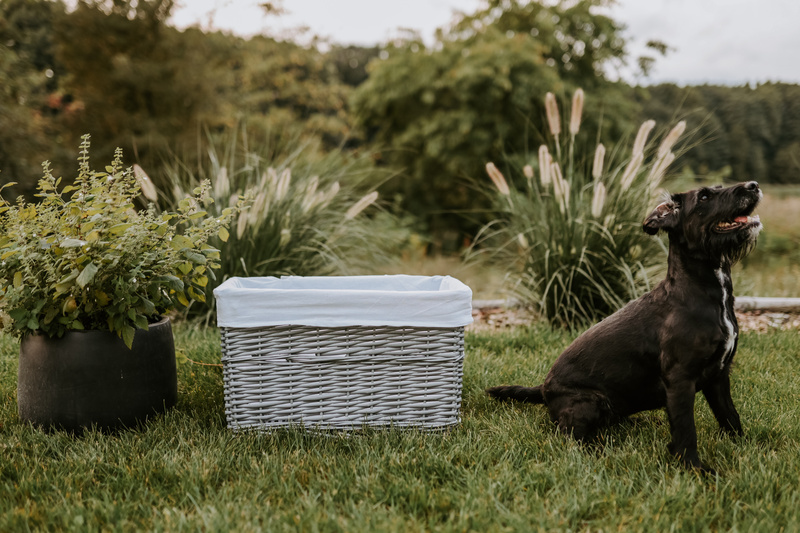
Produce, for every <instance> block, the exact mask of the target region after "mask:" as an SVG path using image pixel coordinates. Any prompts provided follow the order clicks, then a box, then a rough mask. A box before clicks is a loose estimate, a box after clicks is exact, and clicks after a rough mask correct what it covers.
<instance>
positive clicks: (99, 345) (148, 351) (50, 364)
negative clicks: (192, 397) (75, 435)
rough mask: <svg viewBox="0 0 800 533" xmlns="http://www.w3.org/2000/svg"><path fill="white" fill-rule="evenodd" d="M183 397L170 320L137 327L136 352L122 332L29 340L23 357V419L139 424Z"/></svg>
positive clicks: (74, 425) (46, 423)
mask: <svg viewBox="0 0 800 533" xmlns="http://www.w3.org/2000/svg"><path fill="white" fill-rule="evenodd" d="M177 400H178V377H177V372H176V368H175V343H174V341H173V338H172V326H171V325H170V321H169V319H168V318H164V319H162V320H161V321H160V322H157V323H155V324H151V325H150V327H149V329H148V330H137V331H136V335H135V336H134V338H133V346H132V347H131V348H130V349H129V348H128V347H127V346H125V343H124V342H122V339H120V338H119V337H117V335H116V334H115V333H111V332H108V331H72V332H69V333H66V334H65V335H64V336H63V337H62V338H60V339H55V338H50V337H47V336H44V335H27V336H25V337H24V338H23V339H22V343H21V344H20V354H19V376H18V381H17V404H18V408H19V417H20V420H22V421H24V422H31V423H33V424H35V425H38V426H43V427H47V428H62V429H66V430H70V431H78V430H82V429H84V428H87V427H90V426H93V425H94V426H96V427H97V428H99V429H103V430H113V429H119V428H122V427H131V426H135V425H136V424H137V423H139V422H141V421H144V420H145V419H146V418H147V417H148V416H149V415H152V414H155V413H160V412H164V411H166V410H167V409H169V408H171V407H173V406H174V405H175V403H176V402H177Z"/></svg>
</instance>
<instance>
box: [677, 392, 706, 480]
mask: <svg viewBox="0 0 800 533" xmlns="http://www.w3.org/2000/svg"><path fill="white" fill-rule="evenodd" d="M696 392H697V391H696V386H695V383H694V382H693V381H690V380H687V379H675V380H672V381H671V382H670V383H668V384H667V417H668V418H669V427H670V436H671V437H672V441H671V442H670V443H669V451H670V453H672V454H673V455H674V456H676V457H677V458H678V459H680V461H681V462H682V463H683V464H684V465H686V466H691V467H693V468H697V469H699V470H702V471H704V472H713V470H711V469H710V468H708V467H707V466H706V465H704V464H703V463H701V462H700V457H699V456H698V455H697V429H696V428H695V424H694V397H695V393H696Z"/></svg>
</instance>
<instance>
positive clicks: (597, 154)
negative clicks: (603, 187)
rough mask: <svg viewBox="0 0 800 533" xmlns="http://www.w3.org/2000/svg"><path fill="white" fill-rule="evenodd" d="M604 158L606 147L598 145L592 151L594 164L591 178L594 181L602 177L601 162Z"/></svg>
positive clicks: (601, 144)
mask: <svg viewBox="0 0 800 533" xmlns="http://www.w3.org/2000/svg"><path fill="white" fill-rule="evenodd" d="M605 157H606V147H605V146H603V143H599V144H598V145H597V148H595V151H594V162H593V163H592V177H593V178H594V179H596V180H599V179H600V176H602V175H603V162H604V160H605Z"/></svg>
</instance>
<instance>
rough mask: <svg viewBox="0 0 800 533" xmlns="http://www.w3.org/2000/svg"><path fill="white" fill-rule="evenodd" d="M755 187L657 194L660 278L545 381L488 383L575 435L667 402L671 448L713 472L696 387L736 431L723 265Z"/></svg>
mask: <svg viewBox="0 0 800 533" xmlns="http://www.w3.org/2000/svg"><path fill="white" fill-rule="evenodd" d="M762 196H763V195H762V193H761V190H760V189H759V187H758V183H756V182H755V181H751V182H748V183H740V184H738V185H735V186H732V187H728V188H722V187H713V188H702V189H698V190H694V191H689V192H686V193H683V194H675V195H673V196H672V197H671V198H670V199H669V200H667V201H666V202H664V203H662V204H660V205H659V206H658V207H656V208H655V210H654V211H653V212H652V213H651V214H650V216H648V217H647V219H646V220H645V221H644V231H646V232H647V233H649V234H651V235H655V234H656V233H658V231H659V230H664V231H666V232H667V234H668V235H669V257H668V266H667V276H666V278H665V279H664V281H662V282H661V283H660V284H658V285H657V286H656V287H655V288H654V289H653V290H652V291H650V292H649V293H647V294H645V295H644V296H642V297H641V298H639V299H637V300H634V301H632V302H631V303H629V304H628V305H626V306H625V307H623V308H622V309H620V310H619V311H617V312H616V313H614V314H613V315H611V316H609V317H608V318H606V319H604V320H602V321H601V322H599V323H597V324H595V325H594V326H593V327H592V328H590V329H589V330H588V331H586V332H585V333H583V335H581V336H580V337H578V339H577V340H575V342H573V343H572V344H571V345H570V346H569V347H568V348H567V349H566V350H565V351H564V353H562V354H561V356H559V358H558V360H557V361H556V362H555V364H553V367H552V369H551V370H550V373H549V374H548V375H547V378H546V379H545V382H544V384H542V385H539V386H538V387H521V386H505V387H494V388H491V389H488V390H487V392H488V393H489V394H490V395H491V396H493V397H495V398H499V399H508V398H510V399H515V400H520V401H524V402H532V403H543V404H545V405H546V406H547V408H548V410H549V412H550V418H551V419H552V420H553V422H555V423H557V424H558V428H559V430H560V431H562V432H564V433H568V434H572V435H573V436H574V437H575V438H578V439H581V440H584V439H590V438H592V437H593V436H594V435H595V433H596V432H597V430H598V429H600V428H602V427H604V426H607V425H609V424H612V423H614V422H615V421H618V420H620V419H622V418H624V417H626V416H628V415H631V414H633V413H636V412H639V411H646V410H650V409H658V408H661V407H666V408H667V416H668V418H669V425H670V433H671V437H672V442H670V444H669V450H670V452H671V453H673V454H674V455H676V456H677V457H679V458H680V460H681V461H683V463H684V464H686V465H689V466H692V467H695V468H699V469H701V470H703V471H706V472H713V471H712V470H711V469H710V468H708V467H706V466H705V465H704V464H703V463H701V462H700V459H699V457H698V455H697V432H696V430H695V423H694V399H695V394H696V393H697V392H698V391H703V394H704V395H705V397H706V399H707V400H708V404H709V405H710V406H711V410H712V411H713V413H714V416H715V417H716V419H717V421H718V422H719V425H720V428H721V429H722V430H723V431H725V432H727V433H728V434H731V435H741V434H742V425H741V422H740V421H739V414H738V413H737V412H736V408H735V407H734V405H733V400H732V399H731V392H730V379H729V372H730V367H731V361H732V360H733V355H734V353H736V345H737V337H738V332H739V327H738V324H737V322H736V315H735V314H734V312H733V286H732V284H731V265H733V264H734V263H735V262H736V261H738V260H739V259H741V258H742V257H744V256H745V255H746V254H747V253H748V252H749V251H750V250H751V249H752V248H753V246H754V245H755V241H756V238H757V236H758V233H759V231H760V230H761V222H760V221H759V219H758V216H757V215H756V216H752V217H751V216H750V215H751V214H752V212H753V210H754V209H755V207H756V204H758V202H759V200H760V199H761V197H762Z"/></svg>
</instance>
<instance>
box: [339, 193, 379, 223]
mask: <svg viewBox="0 0 800 533" xmlns="http://www.w3.org/2000/svg"><path fill="white" fill-rule="evenodd" d="M377 199H378V191H372V192H371V193H369V194H366V195H364V197H363V198H361V200H359V201H358V202H356V203H355V204H353V206H352V207H351V208H350V209H348V210H347V213H345V215H344V218H345V219H347V220H352V219H354V218H356V216H357V215H358V214H359V213H361V212H362V211H363V210H364V209H366V208H367V207H369V206H370V205H372V204H373V203H374V202H375V200H377Z"/></svg>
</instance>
